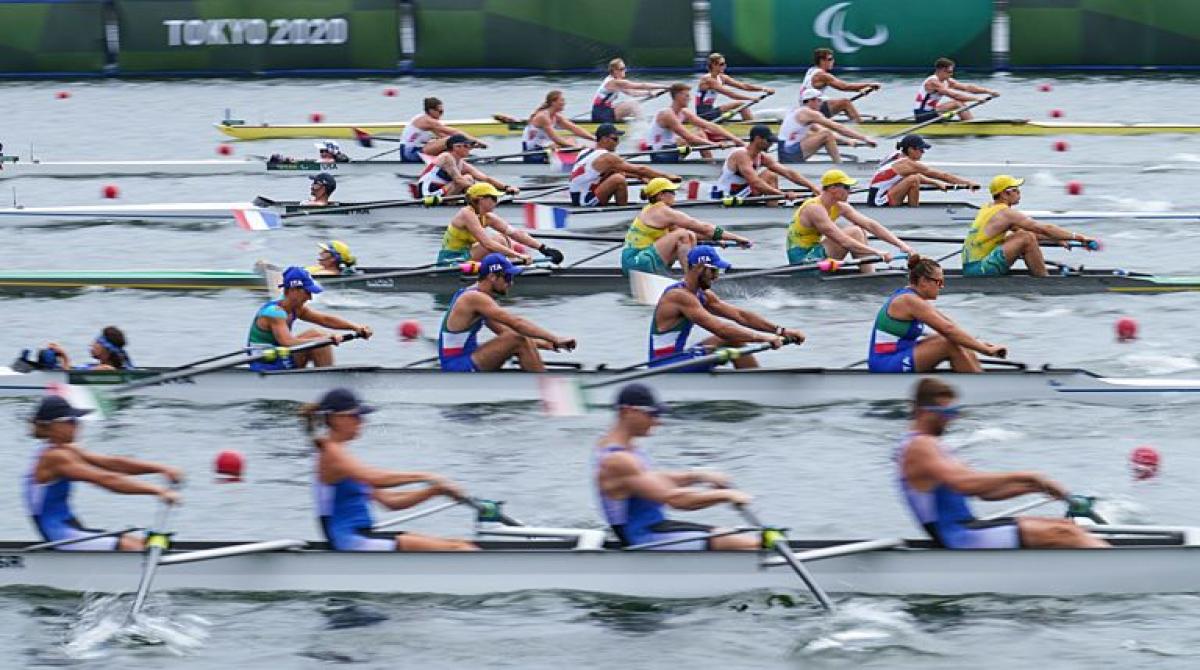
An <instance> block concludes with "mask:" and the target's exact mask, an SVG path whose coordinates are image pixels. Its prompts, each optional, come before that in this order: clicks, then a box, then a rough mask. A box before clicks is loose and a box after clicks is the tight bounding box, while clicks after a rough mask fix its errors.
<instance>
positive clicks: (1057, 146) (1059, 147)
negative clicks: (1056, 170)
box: [1054, 140, 1069, 151]
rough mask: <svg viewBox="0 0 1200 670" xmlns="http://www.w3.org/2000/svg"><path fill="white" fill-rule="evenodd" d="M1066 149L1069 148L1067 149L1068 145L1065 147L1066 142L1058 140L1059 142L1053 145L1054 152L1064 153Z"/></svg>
mask: <svg viewBox="0 0 1200 670" xmlns="http://www.w3.org/2000/svg"><path fill="white" fill-rule="evenodd" d="M1068 148H1069V147H1068V145H1067V141H1066V140H1059V141H1057V142H1055V143H1054V150H1055V151H1066V150H1067V149H1068Z"/></svg>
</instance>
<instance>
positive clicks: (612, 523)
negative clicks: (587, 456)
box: [592, 444, 712, 551]
mask: <svg viewBox="0 0 1200 670" xmlns="http://www.w3.org/2000/svg"><path fill="white" fill-rule="evenodd" d="M620 451H625V452H628V453H630V454H632V455H633V456H634V457H636V458H637V459H638V461H639V462H640V463H641V464H642V467H644V468H646V469H647V470H649V469H650V468H651V467H652V464H651V462H650V458H649V457H648V456H646V454H645V453H644V452H643V451H642V450H641V449H636V448H626V447H622V446H620V445H617V444H611V445H608V446H605V447H601V448H599V449H598V450H597V451H596V452H595V453H594V454H593V458H592V470H593V475H592V478H593V480H595V482H596V496H597V498H599V501H600V510H601V512H602V513H603V514H604V520H605V522H607V523H608V525H609V527H610V528H612V530H613V533H615V534H616V536H617V539H618V540H620V541H621V546H624V547H628V546H633V545H637V544H646V543H648V542H660V541H662V540H687V539H689V538H695V539H691V540H689V541H686V542H677V543H674V544H668V545H666V546H663V547H657V549H658V550H662V551H695V550H699V549H708V548H709V545H708V537H707V535H708V534H709V533H711V532H712V526H705V525H702V524H698V523H689V522H686V521H673V520H671V519H668V518H667V517H666V515H665V514H663V504H662V503H660V502H655V501H653V500H647V499H646V498H641V497H639V496H636V495H631V496H629V497H628V498H624V499H621V500H617V499H615V498H610V497H608V496H606V495H604V491H603V490H601V489H600V477H599V472H600V463H601V462H602V461H603V460H604V459H605V458H606V457H608V455H609V454H613V453H616V452H620Z"/></svg>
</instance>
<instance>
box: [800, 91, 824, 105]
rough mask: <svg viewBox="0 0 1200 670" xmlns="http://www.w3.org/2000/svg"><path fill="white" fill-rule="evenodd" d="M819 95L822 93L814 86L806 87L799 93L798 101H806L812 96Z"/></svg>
mask: <svg viewBox="0 0 1200 670" xmlns="http://www.w3.org/2000/svg"><path fill="white" fill-rule="evenodd" d="M821 95H822V93H821V92H820V91H818V90H817V89H815V88H806V89H804V92H803V93H801V94H800V102H808V101H809V100H812V99H813V98H819V97H821Z"/></svg>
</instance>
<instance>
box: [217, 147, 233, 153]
mask: <svg viewBox="0 0 1200 670" xmlns="http://www.w3.org/2000/svg"><path fill="white" fill-rule="evenodd" d="M217 153H219V154H221V155H222V156H228V155H229V154H231V153H233V147H231V146H229V145H228V144H218V145H217Z"/></svg>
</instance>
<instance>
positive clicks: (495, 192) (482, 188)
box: [467, 181, 504, 200]
mask: <svg viewBox="0 0 1200 670" xmlns="http://www.w3.org/2000/svg"><path fill="white" fill-rule="evenodd" d="M502 195H504V192H503V191H501V190H500V189H498V188H496V187H495V186H492V185H491V184H489V183H487V182H486V181H480V182H476V183H474V184H471V186H470V188H468V189H467V197H468V198H471V199H472V200H474V199H475V198H485V197H487V196H491V197H493V198H499V197H500V196H502Z"/></svg>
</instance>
